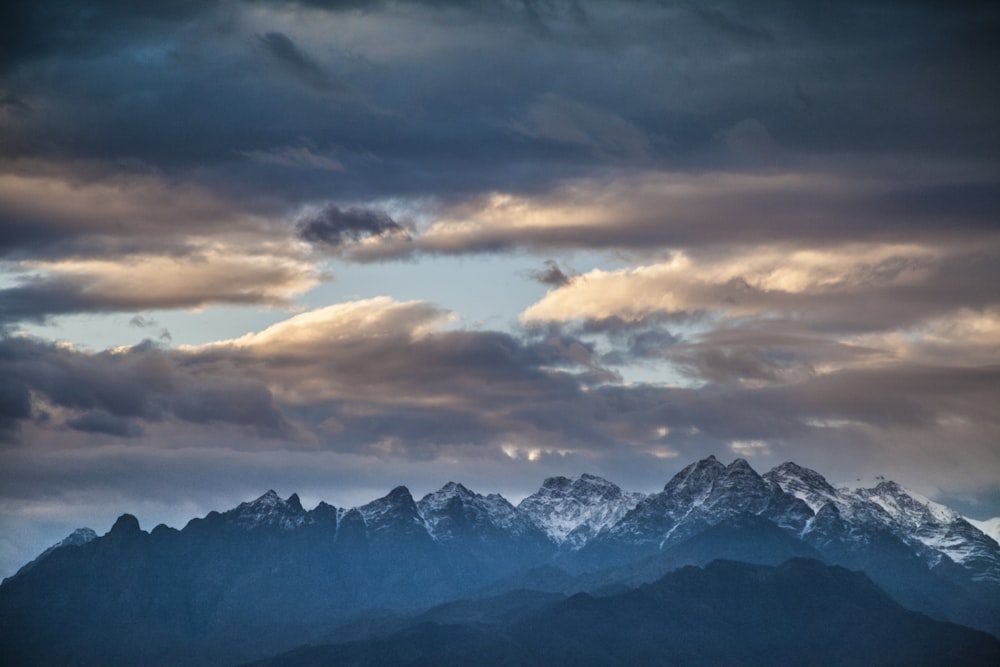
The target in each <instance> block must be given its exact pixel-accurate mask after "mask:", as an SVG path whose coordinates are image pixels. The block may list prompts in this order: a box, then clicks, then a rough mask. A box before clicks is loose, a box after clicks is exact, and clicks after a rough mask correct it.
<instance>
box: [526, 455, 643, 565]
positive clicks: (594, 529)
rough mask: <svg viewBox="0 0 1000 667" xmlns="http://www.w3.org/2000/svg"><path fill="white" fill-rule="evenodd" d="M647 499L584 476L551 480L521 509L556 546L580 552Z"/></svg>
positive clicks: (531, 496) (606, 481)
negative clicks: (581, 548)
mask: <svg viewBox="0 0 1000 667" xmlns="http://www.w3.org/2000/svg"><path fill="white" fill-rule="evenodd" d="M645 497H646V496H645V494H643V493H637V492H626V491H622V489H621V488H620V487H619V486H618V485H616V484H613V483H611V482H609V481H608V480H606V479H604V478H602V477H597V476H596V475H589V474H586V473H584V474H583V475H580V476H579V477H577V478H576V479H569V478H567V477H549V478H548V479H546V480H545V481H544V482H543V483H542V487H541V488H540V489H538V491H536V492H535V493H533V494H531V495H530V496H528V497H527V498H525V499H524V500H522V501H521V502H520V504H518V506H517V509H518V510H520V511H521V512H522V513H523V514H524V515H525V516H526V517H527V518H528V519H529V520H530V521H531V522H533V523H534V524H535V525H536V526H538V527H539V528H541V529H542V530H543V531H545V533H546V534H547V535H548V536H549V538H550V539H552V541H554V542H555V543H556V544H558V545H560V546H562V547H564V548H568V549H571V550H576V549H579V548H580V547H582V546H583V545H584V544H586V543H587V542H589V541H590V540H591V539H592V538H593V537H594V536H595V535H597V534H598V533H599V532H601V531H602V530H604V529H605V528H607V527H609V526H612V525H614V524H616V523H618V521H619V520H621V518H622V517H623V516H625V514H626V513H627V512H628V511H629V510H631V509H633V508H634V507H635V506H636V505H637V504H638V503H639V501H640V500H642V499H643V498H645Z"/></svg>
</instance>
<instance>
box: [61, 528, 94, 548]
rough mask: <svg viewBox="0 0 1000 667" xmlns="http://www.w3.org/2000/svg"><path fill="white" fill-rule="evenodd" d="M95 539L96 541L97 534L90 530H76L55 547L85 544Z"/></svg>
mask: <svg viewBox="0 0 1000 667" xmlns="http://www.w3.org/2000/svg"><path fill="white" fill-rule="evenodd" d="M96 539H97V533H95V532H94V531H93V530H92V529H90V528H77V529H76V530H74V531H73V532H72V533H70V534H69V535H67V536H66V537H65V538H63V539H62V541H60V542H59V544H57V545H56V546H66V545H73V544H86V543H87V542H90V541H91V540H96Z"/></svg>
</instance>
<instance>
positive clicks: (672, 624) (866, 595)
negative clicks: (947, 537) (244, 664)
mask: <svg viewBox="0 0 1000 667" xmlns="http://www.w3.org/2000/svg"><path fill="white" fill-rule="evenodd" d="M531 602H532V603H534V604H535V605H536V608H533V609H531V608H529V611H528V612H527V613H523V614H515V615H514V616H513V620H511V621H507V622H504V621H503V620H499V621H498V619H496V618H487V620H486V622H481V621H480V620H479V618H480V617H478V616H475V615H472V616H470V617H468V618H465V619H463V618H461V617H457V618H456V617H447V616H446V617H445V618H444V619H442V621H443V622H441V621H432V620H429V618H428V616H424V617H419V618H416V619H414V620H413V624H411V625H410V627H406V628H404V629H402V630H398V631H395V632H392V633H390V634H388V635H386V636H381V637H377V638H374V639H369V640H366V641H357V642H350V643H346V644H339V645H332V646H311V647H304V648H301V649H298V650H296V651H293V652H291V653H287V654H284V655H280V656H277V657H274V658H271V659H267V660H262V661H259V662H255V663H253V667H313V666H317V665H334V664H337V665H339V664H350V665H358V666H359V667H360V666H365V665H372V666H374V665H379V666H383V665H384V666H392V665H414V664H428V665H430V664H433V665H441V666H446V665H465V664H477V665H525V666H530V665H690V666H698V665H722V664H727V665H728V664H733V665H742V666H745V667H753V666H757V665H759V666H761V667H764V666H767V667H770V666H771V665H824V666H838V665H844V666H854V665H967V666H986V665H996V664H1000V640H998V639H997V638H996V637H993V636H991V635H989V634H987V633H984V632H977V631H974V630H970V629H968V628H963V627H961V626H957V625H953V624H949V623H943V622H939V621H934V620H931V619H930V618H928V617H926V616H923V615H921V614H917V613H914V612H911V611H907V610H906V609H904V608H903V607H901V606H900V605H899V604H897V603H896V602H894V601H893V600H892V599H891V598H889V597H888V596H887V595H886V594H885V593H883V592H882V591H881V590H879V589H878V587H877V586H875V584H874V583H872V581H871V580H869V579H868V578H867V577H865V576H864V575H863V574H860V573H856V572H851V571H848V570H845V569H843V568H840V567H831V566H827V565H824V564H822V563H820V562H818V561H815V560H810V559H793V560H789V561H787V562H785V563H784V564H782V565H780V566H776V567H775V566H760V565H748V564H745V563H737V562H732V561H715V562H713V563H711V564H710V565H708V566H707V567H705V568H704V569H701V568H695V567H686V568H683V569H680V570H677V571H675V572H673V573H670V574H668V575H666V576H664V577H663V578H661V579H659V580H658V581H656V582H654V583H652V584H648V585H645V586H642V587H640V588H637V589H633V590H630V591H627V592H625V593H622V594H619V595H612V596H608V597H593V596H590V595H587V594H585V593H580V594H578V595H575V596H573V597H571V598H569V599H565V600H561V601H557V602H554V603H550V604H548V605H547V606H542V607H541V608H537V605H538V598H534V599H532V600H531ZM508 613H509V612H508ZM431 618H433V617H431Z"/></svg>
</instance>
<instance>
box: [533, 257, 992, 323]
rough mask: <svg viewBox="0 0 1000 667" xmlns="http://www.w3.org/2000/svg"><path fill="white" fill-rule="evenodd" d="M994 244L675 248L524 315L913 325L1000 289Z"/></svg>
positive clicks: (978, 302)
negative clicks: (990, 285) (697, 252)
mask: <svg viewBox="0 0 1000 667" xmlns="http://www.w3.org/2000/svg"><path fill="white" fill-rule="evenodd" d="M996 252H997V250H995V249H992V248H989V247H979V248H971V247H970V248H947V247H941V246H930V245H920V244H881V243H872V244H860V243H851V244H846V245H832V246H826V247H821V248H794V247H793V248H786V247H782V246H780V245H778V246H764V247H757V248H741V249H740V251H739V252H736V253H732V254H729V253H727V254H724V255H722V256H719V257H717V258H711V257H706V258H704V259H702V258H697V257H693V256H691V255H689V254H687V253H683V252H677V253H674V254H673V256H672V257H671V258H670V259H669V260H667V261H664V262H659V263H656V264H649V265H645V266H639V267H635V268H629V269H620V270H615V271H604V270H600V269H596V270H593V271H591V272H588V273H585V274H583V275H581V276H579V277H578V278H576V279H575V280H573V281H572V282H571V283H569V284H568V285H565V286H563V287H561V288H559V289H556V290H552V291H550V292H549V293H548V294H546V295H545V296H544V297H542V299H541V300H540V301H538V302H537V303H535V304H533V305H532V306H530V307H529V308H527V309H526V310H525V311H524V312H523V313H522V315H521V317H522V320H524V321H525V322H529V323H530V322H542V321H571V320H589V321H600V320H605V319H608V318H620V319H622V320H625V321H633V322H641V321H643V320H644V319H645V318H647V317H649V316H652V315H657V314H659V315H663V316H682V315H685V314H690V313H715V314H717V315H720V316H723V317H726V318H730V319H733V318H749V317H763V316H768V317H778V318H783V319H789V320H794V321H795V322H797V323H798V324H799V325H800V326H805V327H807V328H809V327H811V328H814V329H815V330H831V331H840V332H842V333H862V332H865V331H871V330H879V329H882V328H889V327H903V326H908V325H912V324H914V323H916V322H919V321H921V320H923V319H925V318H929V317H936V316H941V315H943V314H944V313H947V312H950V311H952V310H954V309H956V308H957V307H960V306H966V307H971V308H983V307H987V306H990V305H993V304H994V303H995V301H996V299H995V298H994V297H993V296H992V295H990V294H989V293H987V292H984V291H983V290H982V289H981V285H982V284H983V281H989V280H993V279H994V278H993V277H990V276H992V275H993V274H994V272H995V269H994V268H992V264H993V263H992V261H991V260H990V259H989V258H990V257H992V256H994V254H995V253H996Z"/></svg>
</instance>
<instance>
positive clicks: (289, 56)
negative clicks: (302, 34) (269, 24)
mask: <svg viewBox="0 0 1000 667" xmlns="http://www.w3.org/2000/svg"><path fill="white" fill-rule="evenodd" d="M257 44H258V45H259V46H260V47H261V48H262V49H263V50H264V52H265V53H267V55H268V56H270V57H271V58H272V59H273V60H274V61H275V62H277V63H278V64H280V65H281V66H282V67H283V68H284V69H285V70H286V71H288V72H289V73H291V74H292V75H294V76H295V78H297V79H298V80H299V81H301V82H302V83H304V84H306V85H307V86H309V87H311V88H314V89H316V90H318V91H320V92H324V93H336V92H346V91H348V90H349V88H347V86H344V85H343V84H341V83H336V82H334V81H333V80H332V79H331V78H330V76H329V75H328V74H327V73H326V72H325V71H323V68H322V67H320V66H319V64H317V63H316V61H314V60H313V59H312V58H310V57H309V56H307V55H306V54H304V53H303V52H302V51H301V50H300V49H299V47H297V46H296V45H295V42H293V41H292V40H291V38H290V37H288V35H285V34H283V33H280V32H268V33H265V34H263V35H257Z"/></svg>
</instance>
